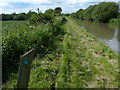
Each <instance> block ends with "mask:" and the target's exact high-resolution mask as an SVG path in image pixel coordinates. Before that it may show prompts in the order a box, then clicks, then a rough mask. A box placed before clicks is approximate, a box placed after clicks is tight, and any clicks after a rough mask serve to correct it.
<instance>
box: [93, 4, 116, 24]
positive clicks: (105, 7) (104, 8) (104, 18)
mask: <svg viewBox="0 0 120 90" xmlns="http://www.w3.org/2000/svg"><path fill="white" fill-rule="evenodd" d="M117 13H118V7H117V4H116V3H114V2H107V3H106V2H102V3H100V4H98V5H97V6H96V7H95V9H94V11H93V12H92V19H93V20H94V21H100V22H108V21H109V20H110V19H111V18H116V17H117Z"/></svg>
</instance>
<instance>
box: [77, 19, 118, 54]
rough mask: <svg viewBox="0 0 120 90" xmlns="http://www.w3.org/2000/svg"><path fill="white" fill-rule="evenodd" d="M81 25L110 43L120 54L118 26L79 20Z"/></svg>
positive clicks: (99, 38) (106, 42) (107, 43)
mask: <svg viewBox="0 0 120 90" xmlns="http://www.w3.org/2000/svg"><path fill="white" fill-rule="evenodd" d="M79 23H80V25H81V26H82V27H83V28H85V29H86V30H87V31H88V32H89V33H91V34H92V35H93V36H95V37H96V38H97V39H98V40H100V41H102V42H103V43H105V44H106V45H108V46H109V47H110V48H112V50H114V51H115V52H117V53H119V54H120V49H119V46H118V45H119V44H120V33H119V32H118V28H117V27H115V26H114V25H112V24H107V23H94V22H92V21H86V20H83V21H79Z"/></svg>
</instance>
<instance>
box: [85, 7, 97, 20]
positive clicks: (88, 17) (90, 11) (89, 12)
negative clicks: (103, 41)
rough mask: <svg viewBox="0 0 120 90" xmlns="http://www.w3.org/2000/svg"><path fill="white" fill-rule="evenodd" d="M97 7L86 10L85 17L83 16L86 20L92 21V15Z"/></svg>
mask: <svg viewBox="0 0 120 90" xmlns="http://www.w3.org/2000/svg"><path fill="white" fill-rule="evenodd" d="M95 6H96V5H91V6H89V7H88V8H87V9H85V10H84V16H83V18H84V19H87V20H92V15H91V14H92V12H93V11H94V8H95Z"/></svg>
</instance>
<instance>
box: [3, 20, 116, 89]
mask: <svg viewBox="0 0 120 90" xmlns="http://www.w3.org/2000/svg"><path fill="white" fill-rule="evenodd" d="M63 28H64V31H65V32H66V34H65V35H64V36H60V37H59V38H58V39H57V40H56V42H55V43H56V45H57V47H56V50H54V51H52V52H51V53H48V54H46V55H45V56H44V57H43V58H36V59H35V60H34V62H33V64H32V70H31V74H30V82H29V88H117V87H118V77H117V76H118V55H117V54H116V53H115V52H113V51H112V50H111V49H110V48H109V47H108V46H106V45H104V44H103V43H101V42H99V41H98V40H96V39H95V38H94V37H93V36H91V35H90V34H89V33H87V32H86V31H85V30H84V29H83V28H81V27H80V26H79V25H78V24H77V23H76V22H75V21H74V20H72V19H71V18H67V23H66V24H65V25H64V26H63ZM3 87H4V88H14V87H16V75H14V78H12V79H11V80H9V81H8V82H7V83H6V84H5V85H4V86H3Z"/></svg>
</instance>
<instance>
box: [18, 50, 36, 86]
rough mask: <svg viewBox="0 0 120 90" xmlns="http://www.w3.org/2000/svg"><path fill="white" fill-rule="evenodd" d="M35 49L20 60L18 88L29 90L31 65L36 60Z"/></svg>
mask: <svg viewBox="0 0 120 90" xmlns="http://www.w3.org/2000/svg"><path fill="white" fill-rule="evenodd" d="M34 51H35V49H34V48H33V49H31V50H30V51H29V52H27V53H25V54H24V55H23V56H22V57H21V58H20V64H19V71H18V80H17V88H28V83H29V77H30V70H31V63H32V60H33V58H34Z"/></svg>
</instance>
